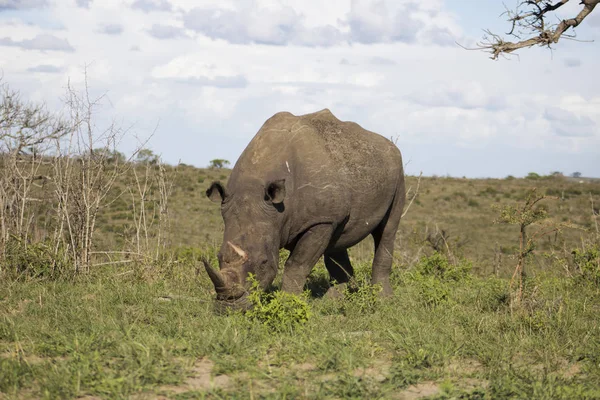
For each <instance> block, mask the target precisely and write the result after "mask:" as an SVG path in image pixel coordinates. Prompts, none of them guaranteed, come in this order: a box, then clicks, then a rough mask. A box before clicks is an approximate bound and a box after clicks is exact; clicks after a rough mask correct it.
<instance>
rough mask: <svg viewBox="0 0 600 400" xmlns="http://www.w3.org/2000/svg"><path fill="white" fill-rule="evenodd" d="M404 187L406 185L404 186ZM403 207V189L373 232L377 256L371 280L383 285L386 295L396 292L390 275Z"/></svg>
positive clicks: (374, 283) (374, 259)
mask: <svg viewBox="0 0 600 400" xmlns="http://www.w3.org/2000/svg"><path fill="white" fill-rule="evenodd" d="M403 189H404V187H402V190H403ZM403 209H404V192H403V191H402V193H401V196H397V198H396V201H394V202H393V203H392V206H391V207H390V210H389V211H388V214H387V215H386V217H385V218H384V220H383V221H382V222H381V224H379V226H378V227H377V228H376V229H375V230H374V231H373V233H372V235H373V240H374V242H375V256H374V258H373V271H372V276H371V282H372V283H373V285H376V284H379V285H381V286H382V288H383V295H384V296H391V295H393V294H394V292H393V290H392V286H391V284H390V275H391V273H392V262H393V260H394V243H395V241H396V232H397V231H398V225H399V224H400V217H401V216H402V210H403Z"/></svg>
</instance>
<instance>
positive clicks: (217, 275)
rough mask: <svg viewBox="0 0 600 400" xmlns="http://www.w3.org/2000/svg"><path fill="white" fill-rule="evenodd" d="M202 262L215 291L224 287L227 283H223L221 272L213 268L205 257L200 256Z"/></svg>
mask: <svg viewBox="0 0 600 400" xmlns="http://www.w3.org/2000/svg"><path fill="white" fill-rule="evenodd" d="M202 263H203V264H204V268H205V269H206V272H207V273H208V276H209V277H210V280H211V281H212V283H213V285H215V289H216V290H217V291H219V290H223V289H225V288H226V287H227V285H226V284H225V278H223V275H221V272H220V271H218V270H216V269H214V268H213V267H212V265H210V261H208V259H207V258H206V257H202Z"/></svg>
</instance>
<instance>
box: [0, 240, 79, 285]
mask: <svg viewBox="0 0 600 400" xmlns="http://www.w3.org/2000/svg"><path fill="white" fill-rule="evenodd" d="M5 249H6V250H5V254H4V260H3V262H2V265H0V271H2V272H4V274H5V275H6V276H8V277H11V278H13V279H18V278H48V279H57V278H60V277H67V276H70V274H71V273H73V272H74V269H73V266H72V265H70V264H69V263H68V262H65V261H63V260H68V258H67V257H66V255H65V252H64V251H63V249H62V248H61V247H59V248H58V252H57V253H55V250H54V249H55V246H54V245H53V244H52V243H50V242H49V241H45V242H37V243H25V242H24V241H22V240H18V239H16V238H12V239H11V240H9V241H8V242H7V243H6V248H5Z"/></svg>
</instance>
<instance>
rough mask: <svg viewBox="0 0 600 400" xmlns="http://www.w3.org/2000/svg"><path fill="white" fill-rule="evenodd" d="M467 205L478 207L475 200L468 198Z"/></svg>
mask: <svg viewBox="0 0 600 400" xmlns="http://www.w3.org/2000/svg"><path fill="white" fill-rule="evenodd" d="M467 205H468V206H469V207H479V202H477V201H476V200H473V199H470V200H469V202H468V203H467Z"/></svg>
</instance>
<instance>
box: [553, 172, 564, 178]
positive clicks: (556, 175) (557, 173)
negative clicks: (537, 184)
mask: <svg viewBox="0 0 600 400" xmlns="http://www.w3.org/2000/svg"><path fill="white" fill-rule="evenodd" d="M550 176H554V177H557V178H558V177H561V176H564V175H563V173H562V172H560V171H552V172H550Z"/></svg>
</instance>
